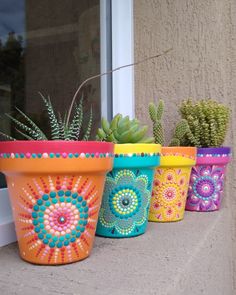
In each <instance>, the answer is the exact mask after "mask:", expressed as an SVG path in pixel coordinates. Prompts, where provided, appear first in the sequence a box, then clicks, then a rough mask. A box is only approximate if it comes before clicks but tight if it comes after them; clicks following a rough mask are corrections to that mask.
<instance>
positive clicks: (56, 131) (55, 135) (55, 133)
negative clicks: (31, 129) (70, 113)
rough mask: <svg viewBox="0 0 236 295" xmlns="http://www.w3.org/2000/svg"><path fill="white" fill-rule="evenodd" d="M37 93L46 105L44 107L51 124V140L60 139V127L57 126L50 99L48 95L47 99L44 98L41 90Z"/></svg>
mask: <svg viewBox="0 0 236 295" xmlns="http://www.w3.org/2000/svg"><path fill="white" fill-rule="evenodd" d="M39 95H40V96H41V98H42V100H43V102H44V104H45V106H46V109H47V113H48V118H49V123H50V126H51V137H52V140H57V139H60V128H59V124H58V120H57V117H56V115H55V113H54V109H53V106H52V104H51V101H50V97H48V99H46V98H45V97H44V96H43V94H42V93H41V92H39Z"/></svg>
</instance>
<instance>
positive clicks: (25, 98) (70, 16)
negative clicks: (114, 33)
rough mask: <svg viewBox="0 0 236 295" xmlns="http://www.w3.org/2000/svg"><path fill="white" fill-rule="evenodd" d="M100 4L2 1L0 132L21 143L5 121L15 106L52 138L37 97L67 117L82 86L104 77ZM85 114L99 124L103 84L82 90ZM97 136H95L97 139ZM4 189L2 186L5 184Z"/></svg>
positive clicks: (55, 0) (74, 0) (73, 0)
mask: <svg viewBox="0 0 236 295" xmlns="http://www.w3.org/2000/svg"><path fill="white" fill-rule="evenodd" d="M99 10H100V9H99V0H80V1H77V0H70V1H64V0H50V1H48V0H40V1H34V0H25V1H24V0H1V1H0V120H1V121H0V122H1V123H0V130H1V131H3V132H5V133H9V134H11V135H12V136H13V137H17V138H18V139H23V138H20V137H19V135H18V134H17V133H16V130H15V129H14V125H13V124H12V122H10V121H9V120H8V119H6V118H5V117H4V113H9V114H11V115H13V116H15V117H17V116H19V114H17V112H16V110H15V107H18V108H20V109H21V110H23V111H24V112H26V113H27V114H28V115H29V116H30V117H31V118H33V120H34V121H35V122H37V124H38V125H39V126H40V127H41V128H42V129H43V130H44V131H45V133H47V130H48V128H47V121H46V112H45V110H44V106H43V104H42V100H41V99H40V96H39V94H38V92H39V91H40V92H42V93H43V94H44V95H49V96H50V99H51V101H52V104H53V105H54V107H55V109H56V110H57V111H59V112H60V113H62V114H63V113H64V112H65V110H66V109H68V107H69V104H70V101H71V99H72V97H73V94H74V93H75V91H76V89H77V87H78V86H79V84H80V83H81V82H82V81H83V80H85V79H86V78H88V77H89V76H91V75H95V74H97V73H99V72H100V27H99V23H100V13H99ZM83 96H84V114H85V122H86V121H87V120H86V116H87V117H89V112H90V107H91V106H92V108H93V114H94V125H95V126H94V128H93V130H94V131H96V127H97V126H98V124H99V120H100V113H101V112H100V105H101V103H100V102H101V101H100V81H99V79H97V80H92V81H91V82H89V83H88V84H86V86H85V87H84V88H83ZM93 135H94V134H93ZM1 186H2V183H1Z"/></svg>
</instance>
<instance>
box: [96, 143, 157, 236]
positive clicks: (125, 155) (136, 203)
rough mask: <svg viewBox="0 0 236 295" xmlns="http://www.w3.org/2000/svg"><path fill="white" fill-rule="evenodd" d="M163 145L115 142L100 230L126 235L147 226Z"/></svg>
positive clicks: (104, 195) (98, 226)
mask: <svg viewBox="0 0 236 295" xmlns="http://www.w3.org/2000/svg"><path fill="white" fill-rule="evenodd" d="M160 148H161V147H160V145H157V144H122V145H119V144H117V145H115V159H114V168H113V170H112V171H111V172H110V173H108V174H107V177H106V184H105V189H104V194H103V199H102V205H101V209H100V212H99V218H98V224H97V230H96V234H97V235H99V236H103V237H110V238H126V237H134V236H138V235H141V234H144V233H145V231H146V229H147V223H148V214H149V207H150V200H151V192H152V183H153V177H154V171H155V167H157V166H159V165H160Z"/></svg>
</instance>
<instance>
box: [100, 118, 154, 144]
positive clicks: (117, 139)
mask: <svg viewBox="0 0 236 295" xmlns="http://www.w3.org/2000/svg"><path fill="white" fill-rule="evenodd" d="M147 130H148V126H140V122H139V121H138V120H137V119H133V120H131V119H130V118H129V116H125V117H123V116H122V115H121V114H117V115H116V116H115V117H114V118H113V120H112V121H111V122H110V123H109V122H108V121H107V120H106V119H105V118H102V121H101V128H99V129H98V132H97V137H96V139H97V140H99V141H108V142H114V143H153V142H154V138H153V137H146V133H147Z"/></svg>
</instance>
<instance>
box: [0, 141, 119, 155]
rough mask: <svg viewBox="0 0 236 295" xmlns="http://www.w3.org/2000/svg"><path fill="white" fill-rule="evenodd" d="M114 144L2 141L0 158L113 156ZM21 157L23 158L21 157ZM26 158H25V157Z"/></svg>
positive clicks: (0, 143) (96, 142)
mask: <svg viewBox="0 0 236 295" xmlns="http://www.w3.org/2000/svg"><path fill="white" fill-rule="evenodd" d="M113 149H114V144H113V143H111V142H98V141H63V140H45V141H37V140H32V141H25V140H17V141H2V142H0V156H1V157H2V158H3V155H6V154H12V155H15V154H19V155H20V154H21V155H24V156H26V155H32V154H36V155H40V154H41V155H42V154H48V155H50V154H55V155H56V154H60V155H63V154H64V155H66V154H69V153H70V154H72V155H75V154H76V155H77V154H88V155H92V154H106V153H109V154H113ZM22 157H23V156H22ZM26 157H27V156H26Z"/></svg>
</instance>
